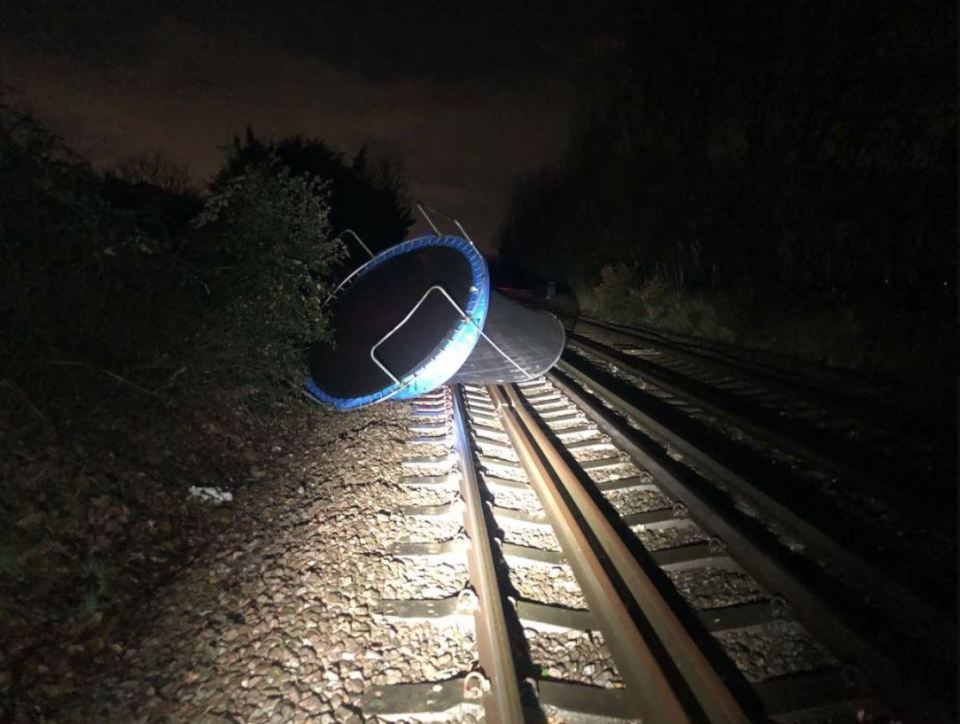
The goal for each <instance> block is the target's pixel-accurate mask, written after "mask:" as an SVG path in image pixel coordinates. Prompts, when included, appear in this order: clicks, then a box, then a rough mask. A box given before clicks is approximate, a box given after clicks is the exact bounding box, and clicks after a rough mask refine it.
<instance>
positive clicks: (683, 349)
mask: <svg viewBox="0 0 960 724" xmlns="http://www.w3.org/2000/svg"><path fill="white" fill-rule="evenodd" d="M581 325H582V326H587V327H593V328H595V329H600V330H602V331H604V332H607V333H609V334H613V335H618V336H620V337H621V338H622V339H624V340H628V341H629V342H630V343H632V344H635V345H636V346H646V347H652V348H653V349H656V350H659V351H661V352H665V353H666V354H668V355H672V356H674V357H676V358H677V359H681V360H686V361H688V362H692V363H693V364H699V365H705V366H707V367H712V368H713V369H714V370H716V371H718V372H721V373H723V374H732V375H734V376H735V377H739V378H743V377H752V378H753V379H754V380H756V381H762V382H761V383H760V384H761V386H766V387H767V388H768V389H771V390H776V391H778V392H780V393H783V394H786V395H790V396H795V395H797V394H798V393H799V394H803V395H805V396H808V397H812V398H814V399H816V400H817V401H818V402H820V403H822V404H825V405H827V406H828V407H830V408H836V407H837V403H838V402H839V403H840V405H841V406H842V407H843V408H844V409H845V410H847V411H848V412H853V413H856V414H860V415H863V414H866V415H867V416H868V417H871V418H875V417H883V414H884V413H883V409H882V408H878V407H877V405H876V404H874V403H871V402H869V401H865V400H863V399H861V398H860V397H851V396H850V395H849V394H845V393H841V392H839V391H838V390H836V389H834V388H833V386H831V385H829V384H823V383H819V382H812V381H809V380H807V379H798V378H797V375H796V373H792V374H791V373H789V372H786V371H782V370H777V369H774V368H772V367H768V366H757V365H751V364H749V363H747V362H745V361H744V360H736V361H735V360H733V359H731V358H730V357H728V356H726V355H718V354H716V353H714V351H713V350H708V348H706V347H703V346H699V347H700V348H699V349H697V348H694V347H691V346H685V345H682V344H680V343H679V342H675V341H671V340H668V339H664V338H662V337H660V338H658V337H653V336H651V335H650V333H645V332H643V331H641V330H632V329H630V328H628V327H624V326H622V325H615V324H610V323H608V322H602V321H599V320H595V319H585V318H584V317H577V318H576V327H580V326H581Z"/></svg>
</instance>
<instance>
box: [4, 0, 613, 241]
mask: <svg viewBox="0 0 960 724" xmlns="http://www.w3.org/2000/svg"><path fill="white" fill-rule="evenodd" d="M616 6H617V2H615V0H596V1H593V2H580V1H567V0H563V1H555V2H548V1H544V2H503V3H492V2H491V3H470V2H462V1H459V0H449V1H448V2H413V1H410V0H407V1H402V0H401V1H391V2H387V1H382V0H357V1H354V2H350V1H341V2H320V1H313V2H310V1H309V0H302V1H297V0H274V1H273V2H259V3H251V2H237V1H224V2H202V1H200V0H197V1H196V2H179V1H177V0H173V1H167V2H149V1H146V0H121V1H118V2H77V1H71V0H46V1H40V0H37V1H30V2H26V1H20V0H0V83H3V84H4V85H6V86H7V88H8V90H9V89H11V88H12V91H13V92H12V94H11V95H12V97H13V99H14V100H15V101H18V102H20V103H23V104H24V105H26V106H27V107H28V108H29V109H31V110H32V111H33V112H34V113H35V114H36V115H37V116H38V117H39V118H40V119H41V120H42V121H44V122H45V123H46V124H47V125H49V126H50V127H51V128H52V129H53V130H55V131H56V132H58V133H60V134H61V135H62V136H63V137H64V138H65V140H66V141H67V143H68V145H70V146H71V147H72V148H74V149H75V150H76V151H78V152H80V153H81V154H82V155H84V156H86V157H87V158H89V159H90V160H91V161H93V162H94V163H97V164H102V165H109V164H112V163H113V162H115V161H117V160H119V159H123V158H126V157H130V156H133V155H136V154H139V153H153V152H154V151H159V152H161V153H163V154H164V155H165V156H167V157H168V158H170V159H171V160H173V161H176V162H178V163H184V164H187V165H188V166H189V168H190V171H191V173H192V174H193V175H194V176H196V177H199V178H205V177H208V176H209V175H210V174H211V173H212V172H213V171H214V170H215V169H216V167H217V165H218V163H219V161H220V159H221V157H222V151H221V150H220V147H222V146H223V144H224V143H225V142H227V141H228V140H229V139H230V137H231V136H232V135H234V134H236V133H242V131H243V129H244V127H245V126H246V125H247V124H248V123H249V124H251V125H252V126H253V128H254V130H255V131H256V132H257V133H258V134H265V135H271V136H282V135H285V134H295V133H297V134H303V135H306V136H311V137H319V138H323V139H325V140H326V141H328V142H329V143H330V144H331V145H332V146H333V147H334V148H336V149H337V150H340V151H343V152H345V153H346V154H347V155H353V154H354V153H355V152H356V151H357V150H358V149H359V147H360V146H361V145H362V144H364V143H366V144H369V147H370V151H371V153H372V155H374V156H376V155H386V156H389V157H392V158H395V159H399V160H401V161H402V162H403V164H404V165H405V167H406V168H407V170H408V172H409V174H410V177H411V181H412V186H413V194H414V196H415V197H416V198H420V199H423V200H425V201H427V202H428V203H431V204H433V205H434V206H437V207H438V208H440V209H442V210H449V212H450V213H451V214H453V215H455V216H459V217H460V218H461V221H463V223H464V225H465V226H466V227H467V229H468V231H471V232H472V233H473V235H474V237H475V238H476V241H477V242H478V243H480V244H481V246H483V247H485V248H487V249H490V248H491V244H492V242H493V239H494V234H495V231H496V226H497V224H498V223H499V221H500V217H501V214H502V211H503V205H504V202H505V200H506V197H507V195H508V193H509V191H510V187H511V183H512V180H513V178H514V176H515V174H516V173H518V172H520V171H522V170H524V169H529V168H531V167H535V166H538V165H540V164H541V163H542V162H544V161H549V160H551V159H553V158H555V157H556V156H557V155H558V153H559V152H560V150H561V148H562V143H563V139H564V136H565V133H566V129H567V122H568V120H569V117H570V113H571V110H572V106H573V99H574V77H575V75H576V69H577V66H578V60H579V59H580V58H582V57H583V56H584V54H585V53H586V52H588V50H589V48H591V47H595V46H596V45H597V44H601V45H602V44H603V43H605V42H607V41H608V40H609V39H610V38H611V37H614V36H615V34H616V32H617V30H618V26H619V24H620V18H619V17H618V14H617V12H616Z"/></svg>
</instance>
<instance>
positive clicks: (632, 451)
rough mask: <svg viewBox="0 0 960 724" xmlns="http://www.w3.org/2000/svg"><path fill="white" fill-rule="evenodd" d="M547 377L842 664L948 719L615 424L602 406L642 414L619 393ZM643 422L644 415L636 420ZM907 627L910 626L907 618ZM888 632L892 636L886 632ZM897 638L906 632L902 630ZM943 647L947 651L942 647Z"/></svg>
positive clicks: (779, 553) (735, 519)
mask: <svg viewBox="0 0 960 724" xmlns="http://www.w3.org/2000/svg"><path fill="white" fill-rule="evenodd" d="M548 379H549V380H550V381H551V382H552V383H553V384H554V385H555V386H556V387H557V388H558V389H559V390H560V391H561V392H562V393H563V394H564V395H566V396H567V397H568V398H569V399H570V400H571V401H573V403H574V404H575V405H576V406H577V407H579V408H580V410H581V411H582V412H583V413H584V414H585V415H586V416H587V417H588V418H589V419H591V420H592V421H593V422H595V423H596V424H597V425H598V426H599V427H600V429H601V430H602V431H603V432H604V433H606V434H607V435H609V436H610V438H611V439H612V440H613V441H614V442H615V443H616V444H617V445H618V446H620V447H621V449H623V450H624V451H625V452H626V453H627V454H628V455H629V456H630V457H631V458H632V459H633V461H634V462H635V463H636V464H637V465H639V466H640V467H642V468H643V469H646V470H647V471H648V472H649V473H650V474H651V475H653V476H654V478H655V479H656V480H657V481H658V483H659V484H661V485H662V486H663V488H664V490H665V491H667V492H668V493H669V495H670V496H671V497H673V498H675V499H676V500H678V501H680V502H681V503H683V504H684V505H685V506H686V507H687V509H688V510H689V512H690V514H691V516H692V517H693V518H694V519H695V520H697V521H700V522H701V524H702V525H703V526H704V527H705V528H706V529H707V530H710V531H712V532H713V533H715V534H716V535H717V536H719V538H720V539H721V540H722V541H723V542H724V544H725V545H726V546H727V548H728V550H729V551H730V554H731V555H732V557H733V558H734V559H735V560H736V561H737V562H738V563H739V564H740V565H741V566H742V567H743V568H744V570H746V571H748V572H749V573H750V574H751V575H753V576H754V577H755V578H756V579H757V580H758V581H760V582H761V583H762V584H763V585H764V586H765V587H767V588H768V589H769V590H771V591H774V592H776V593H779V594H780V595H782V596H784V598H786V599H787V600H788V601H789V602H790V603H791V605H793V606H794V608H795V609H796V611H797V613H798V615H799V617H800V619H801V621H803V623H804V624H805V625H806V626H807V627H808V628H809V629H810V630H811V631H812V632H813V633H815V634H816V635H817V636H818V638H820V640H821V641H823V642H824V643H825V644H826V645H827V646H828V648H830V649H831V650H832V651H833V652H834V654H835V655H837V656H838V657H839V658H841V660H846V661H852V662H855V664H856V665H857V666H858V667H859V668H860V669H861V670H862V671H864V672H866V673H867V675H868V677H869V678H871V679H872V680H873V681H874V682H876V683H877V684H878V685H879V686H880V687H882V689H883V690H884V691H885V692H886V694H888V695H889V697H890V698H891V699H892V700H893V701H894V703H896V704H897V705H900V706H901V707H902V708H904V709H905V710H907V712H908V713H909V714H910V715H912V717H913V718H914V719H915V720H916V721H941V720H943V721H946V720H948V719H949V716H948V715H947V714H945V709H946V707H944V706H943V705H942V703H941V702H939V701H937V700H936V699H935V698H933V697H931V696H930V692H929V690H928V684H929V682H927V681H923V680H922V674H921V676H919V677H918V676H916V674H915V675H914V676H913V677H905V676H904V673H903V672H902V671H901V667H899V666H898V665H896V664H895V663H894V662H893V661H892V659H891V657H890V655H889V653H888V652H886V651H885V650H884V649H883V648H882V647H880V646H878V645H877V643H876V642H874V641H872V640H869V639H868V638H865V637H864V635H863V633H862V632H861V630H860V629H859V627H858V626H857V625H856V623H862V622H855V623H851V622H850V621H849V620H847V619H848V616H844V615H843V614H842V613H841V611H839V610H838V604H837V601H836V600H834V599H833V598H828V597H827V596H826V595H821V594H819V593H817V592H816V591H815V590H813V589H812V588H811V587H810V584H809V580H808V577H807V576H805V575H804V574H803V573H801V572H800V571H799V570H798V569H797V568H796V567H795V566H794V565H792V564H791V554H790V553H789V551H787V550H786V549H785V548H784V547H783V545H782V544H780V543H779V542H778V541H776V539H775V538H773V536H772V535H771V534H769V533H768V532H766V531H761V530H758V526H757V523H756V521H754V520H753V519H750V518H748V517H747V516H746V514H744V513H742V512H741V511H739V510H737V509H736V508H734V507H732V505H726V506H724V505H718V504H717V497H718V491H716V489H712V488H711V487H710V484H709V483H708V481H705V480H703V479H702V478H700V477H699V476H698V475H696V474H695V473H693V472H692V471H690V470H689V469H687V468H685V467H684V466H683V465H682V464H680V463H678V462H677V461H675V460H673V459H672V458H671V457H670V456H669V455H668V454H667V452H666V449H665V448H663V447H661V446H660V443H658V442H656V441H655V440H653V439H651V438H650V437H648V436H647V435H646V434H644V433H641V432H640V431H638V430H635V429H633V428H631V427H629V426H628V425H626V423H625V422H623V421H620V420H618V419H617V418H616V417H615V413H613V412H611V410H610V409H608V408H607V407H605V405H604V403H607V404H609V405H611V406H612V408H613V409H614V410H616V412H617V413H618V414H623V413H625V412H629V413H630V414H631V415H633V413H637V412H639V411H637V410H636V409H634V408H632V407H630V406H629V405H625V404H624V402H623V401H622V400H620V399H619V398H617V396H616V395H610V394H608V392H609V391H608V390H606V389H605V388H603V387H602V386H600V385H596V384H595V383H593V382H589V381H588V382H587V383H586V384H587V385H588V386H589V387H591V389H592V390H594V392H595V393H599V394H602V395H603V397H602V400H601V398H600V397H599V396H598V397H596V398H595V399H588V396H587V394H586V393H583V392H581V391H580V390H578V389H576V388H575V387H574V386H573V384H572V382H573V380H574V379H576V380H577V381H578V382H581V383H582V382H583V381H582V380H581V379H579V377H575V376H573V375H571V376H567V375H566V374H565V373H564V372H562V371H561V372H559V373H558V372H557V371H554V372H551V373H550V374H549V375H548ZM642 418H643V416H642V415H639V419H642ZM905 621H906V623H905V624H904V625H909V623H910V620H909V619H906V618H905ZM913 625H914V626H921V627H923V628H925V629H927V632H926V633H927V634H928V635H932V634H933V633H934V630H933V627H932V626H931V622H930V621H928V620H916V619H915V620H913ZM888 633H889V632H888ZM900 633H903V632H902V631H901V632H900ZM940 643H941V647H945V648H950V646H949V643H948V642H943V641H941V642H940Z"/></svg>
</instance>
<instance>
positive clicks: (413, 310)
mask: <svg viewBox="0 0 960 724" xmlns="http://www.w3.org/2000/svg"><path fill="white" fill-rule="evenodd" d="M417 205H418V206H419V204H417ZM471 243H473V242H471ZM435 291H437V292H440V294H442V295H443V296H444V298H445V299H446V300H447V301H448V302H450V306H452V307H453V308H454V309H456V310H457V314H459V315H460V318H461V319H463V320H464V321H465V322H468V323H470V324H472V325H473V326H474V327H476V328H477V331H478V332H479V333H480V336H481V337H483V338H484V339H485V340H487V342H488V343H489V344H490V346H491V347H493V348H494V349H495V350H496V351H497V353H498V354H499V355H500V356H501V357H503V358H504V359H505V360H506V361H507V362H509V363H510V364H512V365H513V366H514V367H516V368H517V369H518V370H520V372H521V373H522V374H523V376H524V377H526V378H527V379H528V380H534V379H536V377H535V376H534V375H531V374H530V373H529V372H527V371H526V370H525V369H523V367H521V366H520V365H519V364H518V363H517V361H516V360H515V359H513V357H511V356H510V355H508V354H507V353H506V352H504V351H503V350H502V349H500V346H499V345H498V344H497V343H496V342H494V341H493V340H492V339H490V337H489V336H487V333H486V332H484V331H483V328H482V327H480V325H478V324H477V323H476V322H475V321H474V320H473V319H472V318H471V317H469V316H468V315H467V313H466V312H465V311H464V310H463V308H462V307H461V306H460V305H459V304H457V302H456V301H455V300H454V298H453V297H451V296H450V294H449V293H447V290H446V289H444V288H443V287H442V286H440V285H439V284H434V285H433V286H432V287H430V288H429V289H427V291H425V292H424V293H423V296H421V297H420V299H419V301H417V303H416V304H414V305H413V307H411V309H410V311H409V312H407V314H406V316H405V317H404V318H403V319H401V320H400V321H399V322H397V324H396V325H395V326H394V328H393V329H391V330H390V331H389V332H387V333H386V334H385V335H383V336H382V337H381V338H380V339H379V340H378V341H377V342H376V343H374V345H373V346H372V347H371V348H370V359H371V360H373V363H374V364H375V365H376V366H377V367H379V368H380V369H381V370H383V372H384V374H386V375H387V377H389V378H390V379H391V380H393V381H394V382H395V383H396V384H398V385H400V386H399V387H398V388H397V389H396V390H394V391H393V392H391V393H390V394H388V395H386V396H384V397H383V398H381V401H382V400H387V399H389V398H391V397H393V396H394V395H396V394H398V393H400V392H401V391H403V390H405V389H406V388H407V387H409V386H410V385H412V384H413V383H414V381H415V380H416V378H417V375H413V377H411V378H410V379H409V380H407V382H406V383H405V384H404V383H403V382H401V381H400V378H398V377H397V376H396V375H395V374H393V372H391V371H390V370H389V369H388V368H387V366H386V365H384V364H383V362H381V361H380V360H379V359H377V354H376V351H377V347H379V346H380V345H381V344H383V343H384V342H386V341H387V340H388V339H390V337H392V336H393V335H394V333H396V331H397V330H399V329H400V328H401V327H402V326H403V325H405V324H406V323H407V322H408V321H410V317H412V316H413V315H414V314H415V313H416V311H417V310H418V309H419V308H420V306H421V305H422V304H423V303H424V302H425V301H426V300H427V297H429V296H430V294H431V293H432V292H435Z"/></svg>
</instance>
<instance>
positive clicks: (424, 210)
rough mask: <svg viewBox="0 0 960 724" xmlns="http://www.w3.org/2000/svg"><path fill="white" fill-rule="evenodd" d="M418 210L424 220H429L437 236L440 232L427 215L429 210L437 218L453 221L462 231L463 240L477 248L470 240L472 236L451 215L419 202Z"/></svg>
mask: <svg viewBox="0 0 960 724" xmlns="http://www.w3.org/2000/svg"><path fill="white" fill-rule="evenodd" d="M417 210H418V211H420V213H421V214H422V215H423V218H425V219H426V220H427V223H428V224H430V228H432V229H433V230H434V232H436V234H437V236H440V230H439V229H438V228H437V225H436V224H434V223H433V219H432V218H431V217H430V215H429V214H428V213H427V211H428V210H429V211H432V212H433V213H434V214H436V215H437V216H442V217H443V218H445V219H447V220H448V221H452V222H453V223H454V225H455V226H456V227H457V228H458V229H459V230H460V233H461V234H463V238H464V239H466V240H467V241H469V242H470V243H471V244H473V245H474V246H476V244H474V242H473V239H471V238H470V234H468V233H467V230H466V229H464V228H463V224H461V223H460V222H459V221H458V220H457V219H455V218H453V217H452V216H450V215H449V214H445V213H443V212H442V211H437V210H436V209H434V208H432V207H430V206H427V205H426V204H421V203H420V202H419V201H418V202H417Z"/></svg>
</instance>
